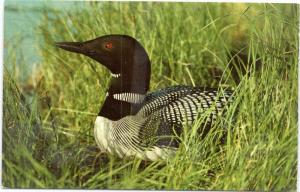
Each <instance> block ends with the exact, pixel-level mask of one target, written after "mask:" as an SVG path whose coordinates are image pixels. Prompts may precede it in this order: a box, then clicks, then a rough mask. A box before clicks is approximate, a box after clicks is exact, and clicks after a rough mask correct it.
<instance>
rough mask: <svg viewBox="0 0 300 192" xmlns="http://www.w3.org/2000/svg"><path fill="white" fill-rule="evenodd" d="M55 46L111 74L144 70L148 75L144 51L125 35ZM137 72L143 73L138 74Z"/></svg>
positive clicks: (146, 58)
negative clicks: (81, 55) (90, 61)
mask: <svg viewBox="0 0 300 192" xmlns="http://www.w3.org/2000/svg"><path fill="white" fill-rule="evenodd" d="M56 45H57V46H58V47H60V48H62V49H65V50H67V51H71V52H75V53H80V54H83V55H86V56H88V57H90V58H92V59H94V60H96V61H98V62H99V63H101V64H102V65H104V66H105V67H107V68H108V69H109V70H110V71H111V72H112V73H113V74H125V75H128V74H131V73H132V72H135V73H138V74H144V73H145V72H144V71H145V70H146V72H147V73H149V74H150V61H149V58H148V55H147V53H146V51H145V49H144V48H143V47H142V46H141V44H140V43H139V42H138V41H137V40H136V39H134V38H132V37H130V36H127V35H105V36H101V37H98V38H96V39H93V40H89V41H85V42H59V43H56ZM132 70H135V71H132ZM139 70H144V71H141V73H139Z"/></svg>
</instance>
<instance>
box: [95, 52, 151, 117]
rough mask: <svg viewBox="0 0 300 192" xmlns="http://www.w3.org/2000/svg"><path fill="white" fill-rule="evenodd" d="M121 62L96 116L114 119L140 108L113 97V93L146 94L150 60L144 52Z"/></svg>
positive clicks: (132, 113)
mask: <svg viewBox="0 0 300 192" xmlns="http://www.w3.org/2000/svg"><path fill="white" fill-rule="evenodd" d="M122 62H123V63H122V64H121V66H122V68H121V73H120V74H114V75H113V78H112V81H111V83H110V87H109V89H108V92H107V97H106V99H105V102H104V104H103V105H102V107H101V109H100V112H99V114H98V116H102V117H106V118H108V119H110V120H114V121H115V120H119V119H121V118H123V117H125V116H128V115H134V114H135V113H136V112H137V111H138V110H139V108H140V105H138V104H136V103H129V102H126V101H122V100H118V99H116V98H114V95H115V94H122V93H133V94H137V95H146V93H147V91H148V90H149V83H150V74H151V68H150V60H149V58H148V55H147V54H146V52H145V54H141V53H137V54H135V55H134V56H132V57H129V58H127V59H126V60H123V61H122ZM128 63H131V64H130V65H129V64H128ZM123 66H124V67H123Z"/></svg>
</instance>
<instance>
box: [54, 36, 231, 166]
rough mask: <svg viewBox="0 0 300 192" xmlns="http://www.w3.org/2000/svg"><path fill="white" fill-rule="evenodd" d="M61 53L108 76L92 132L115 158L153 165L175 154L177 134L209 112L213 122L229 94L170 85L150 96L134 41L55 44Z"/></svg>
mask: <svg viewBox="0 0 300 192" xmlns="http://www.w3.org/2000/svg"><path fill="white" fill-rule="evenodd" d="M56 45H57V46H58V47H60V48H62V49H64V50H67V51H71V52H75V53H80V54H83V55H86V56H88V57H90V58H92V59H94V60H96V61H97V62H99V63H101V64H102V65H104V66H105V67H106V68H108V69H109V70H110V72H111V74H112V80H111V84H110V87H109V89H108V91H107V94H106V98H105V101H104V104H103V105H102V107H101V108H100V112H99V114H98V116H97V118H96V121H95V127H94V134H95V140H96V143H97V145H98V146H99V148H100V150H101V151H106V152H109V153H111V154H116V155H118V156H119V157H124V156H137V157H139V158H142V159H146V160H151V161H155V160H158V159H166V158H168V157H170V156H171V155H173V154H174V153H175V151H176V149H177V148H178V146H179V140H178V136H180V135H181V133H182V132H183V130H182V129H183V127H184V126H185V125H191V124H192V123H193V122H194V121H195V120H196V119H197V118H199V117H201V115H203V114H204V113H205V112H206V111H208V110H207V109H211V113H210V115H209V116H208V118H207V119H206V121H207V122H208V123H213V122H214V120H215V119H216V118H217V116H218V115H220V114H221V112H222V110H223V109H224V106H226V104H227V103H229V102H230V101H232V97H233V96H232V91H230V90H225V91H223V92H218V89H213V88H209V89H208V88H201V87H192V86H185V85H180V86H172V87H168V88H164V89H161V90H158V91H156V92H150V93H148V90H149V83H150V73H151V68H150V67H151V66H150V60H149V57H148V54H147V52H146V51H145V49H144V48H143V47H142V45H141V44H140V43H139V42H138V41H137V40H136V39H134V38H133V37H130V36H127V35H106V36H101V37H98V38H96V39H93V40H89V41H86V42H59V43H56Z"/></svg>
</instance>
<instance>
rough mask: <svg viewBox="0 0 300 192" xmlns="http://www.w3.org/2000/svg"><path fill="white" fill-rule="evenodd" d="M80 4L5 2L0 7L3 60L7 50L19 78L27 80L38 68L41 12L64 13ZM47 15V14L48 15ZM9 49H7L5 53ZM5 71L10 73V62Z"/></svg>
mask: <svg viewBox="0 0 300 192" xmlns="http://www.w3.org/2000/svg"><path fill="white" fill-rule="evenodd" d="M82 3H83V2H78V1H77V2H73V1H41V0H21V1H20V0H6V1H5V3H4V5H5V8H4V58H5V57H7V56H11V55H8V50H10V51H12V52H13V54H14V56H15V58H16V60H17V62H16V63H17V65H18V66H17V67H18V68H19V70H20V73H21V76H23V77H24V79H25V78H26V77H28V75H30V74H32V71H33V70H34V69H35V68H36V67H38V65H39V64H40V62H41V57H40V55H39V53H38V48H39V46H41V42H42V39H41V38H42V37H41V36H40V35H39V34H38V30H37V28H38V25H39V24H40V23H41V21H42V20H41V18H42V16H43V14H44V13H43V11H44V10H50V9H49V8H55V9H58V10H60V11H68V10H70V9H72V8H74V7H76V8H78V7H80V4H82ZM49 14H51V12H50V11H49ZM8 48H9V49H8ZM5 61H6V60H4V64H5V67H6V69H7V70H8V71H9V70H12V69H13V66H12V64H11V63H10V62H5Z"/></svg>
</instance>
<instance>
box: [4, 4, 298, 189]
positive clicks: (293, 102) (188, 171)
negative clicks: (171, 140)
mask: <svg viewBox="0 0 300 192" xmlns="http://www.w3.org/2000/svg"><path fill="white" fill-rule="evenodd" d="M78 7H79V8H78V9H73V10H69V11H59V10H55V9H51V8H47V9H45V14H44V18H43V22H42V24H41V25H40V26H39V29H38V31H37V32H38V34H40V35H42V36H43V37H44V38H43V39H44V45H43V47H41V48H40V55H41V56H42V58H43V61H42V65H41V67H40V69H39V71H38V72H36V81H34V82H28V83H32V86H33V87H34V88H35V92H34V95H33V96H32V97H33V98H34V99H33V100H32V101H31V102H33V103H32V105H31V107H29V108H30V110H29V109H27V108H26V107H25V106H26V102H21V98H20V93H19V91H18V89H17V87H18V85H20V83H19V82H15V81H16V79H15V78H12V77H14V75H11V74H10V73H8V72H5V79H4V82H5V84H4V88H5V89H4V128H3V131H4V141H3V142H4V150H3V162H4V163H3V166H4V169H3V185H4V186H5V187H22V188H28V187H32V188H87V189H180V190H184V189H185V190H201V189H203V190H221V189H224V190H292V189H295V188H296V172H297V166H296V165H297V152H296V150H297V96H298V95H297V91H298V88H297V78H298V76H297V70H298V65H297V64H298V54H297V53H298V50H299V44H298V41H299V40H298V26H299V23H298V16H299V15H298V12H297V10H298V8H299V7H298V6H296V5H280V4H276V5H273V4H223V3H222V4H221V3H214V4H208V3H146V2H144V3H136V2H135V3H133V2H131V3H125V2H122V3H118V2H113V3H112V2H85V3H83V2H81V3H80V6H78ZM50 9H51V13H49V11H50ZM110 33H114V34H128V35H131V36H133V37H135V38H137V39H138V40H139V41H140V42H141V44H142V45H144V47H145V48H146V50H147V52H148V53H149V56H150V59H151V61H152V69H151V70H152V75H151V88H150V89H151V90H156V89H158V88H162V87H166V86H170V85H176V84H189V85H192V84H195V85H198V86H207V87H217V86H219V87H233V88H234V89H235V95H236V98H235V101H234V103H233V104H232V105H231V106H230V108H229V109H228V112H227V113H226V115H225V116H224V118H222V119H219V123H218V124H216V125H215V126H214V127H213V128H212V130H211V131H210V132H209V134H208V135H207V136H206V137H205V138H203V139H199V138H198V137H197V136H195V134H194V132H193V131H189V130H194V129H195V127H196V126H194V127H191V128H188V127H187V128H186V129H185V133H184V135H183V136H182V144H181V146H180V148H179V150H178V152H177V153H176V156H175V157H173V158H170V159H169V160H167V161H158V162H144V161H142V160H140V159H132V158H125V159H119V158H117V157H114V156H110V155H107V154H104V153H101V152H100V151H98V149H97V147H96V144H95V141H94V137H93V122H94V120H95V117H96V115H97V113H98V111H99V108H100V106H101V103H103V100H104V95H105V90H106V88H107V86H108V84H109V81H110V76H109V73H108V71H107V70H106V69H105V68H104V67H102V66H100V65H99V64H98V63H96V62H94V61H92V60H91V59H88V58H86V57H84V56H81V55H76V54H73V53H68V52H65V51H62V50H59V49H57V48H56V47H55V46H54V42H55V41H85V40H88V39H92V38H95V37H97V36H101V35H105V34H110ZM233 50H234V51H242V52H243V53H245V54H246V55H247V57H248V59H247V60H248V62H255V60H257V59H260V60H261V63H262V65H261V67H260V68H259V69H256V66H255V65H251V66H250V65H249V69H248V72H249V74H248V75H245V76H244V77H243V78H242V79H241V82H240V83H239V84H236V83H235V82H234V81H233V78H232V76H231V73H230V71H229V70H228V66H229V62H230V58H228V55H229V54H230V52H231V51H233ZM12 62H17V61H15V60H12V59H10V58H9V57H7V58H6V60H5V64H6V65H10V64H11V63H12ZM23 92H24V90H23ZM23 108H24V110H23ZM39 117H40V118H39ZM225 129H226V130H228V132H227V136H226V142H225V144H221V145H220V143H219V142H217V141H218V140H217V139H216V138H218V137H220V136H221V135H222V131H223V130H225Z"/></svg>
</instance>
